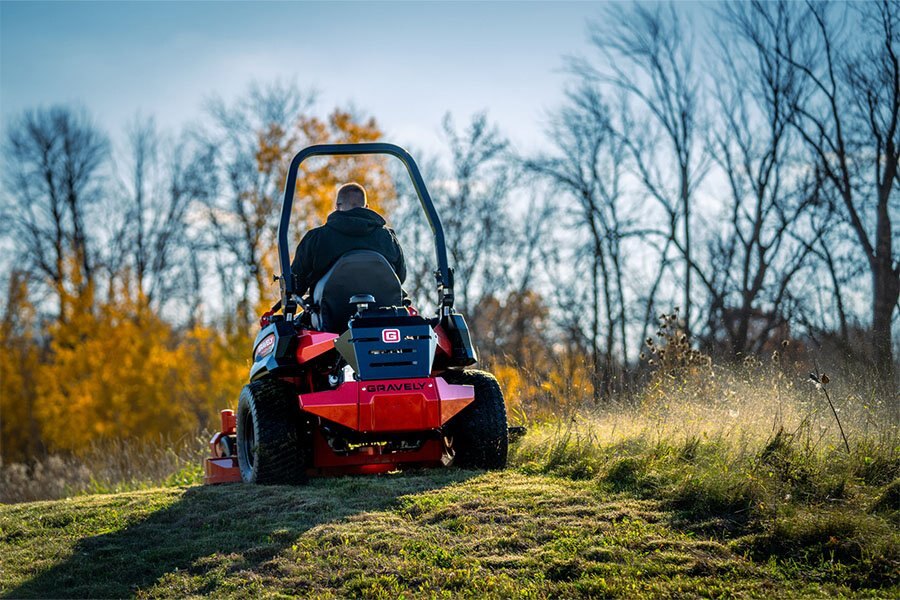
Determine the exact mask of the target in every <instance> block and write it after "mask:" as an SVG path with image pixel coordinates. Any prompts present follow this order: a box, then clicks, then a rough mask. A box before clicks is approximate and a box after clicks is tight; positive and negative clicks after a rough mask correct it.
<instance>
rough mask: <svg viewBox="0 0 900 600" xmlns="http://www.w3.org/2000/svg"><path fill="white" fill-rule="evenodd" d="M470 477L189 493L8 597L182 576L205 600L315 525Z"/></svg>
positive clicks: (137, 587) (108, 593)
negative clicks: (233, 574) (234, 574)
mask: <svg viewBox="0 0 900 600" xmlns="http://www.w3.org/2000/svg"><path fill="white" fill-rule="evenodd" d="M473 475H475V473H472V472H466V471H458V470H455V469H448V470H440V471H429V472H423V473H405V474H396V475H385V476H372V477H352V478H350V477H345V478H340V479H319V480H313V481H312V482H311V483H310V484H309V485H307V486H302V487H286V486H250V485H244V484H231V485H222V486H208V487H196V488H190V489H188V490H187V491H185V493H184V495H183V496H182V497H181V498H180V499H179V500H178V501H177V502H175V503H174V504H172V505H170V506H168V507H166V508H162V509H160V510H158V511H156V512H154V513H152V514H151V515H150V516H148V517H147V518H145V519H143V520H141V521H139V522H137V523H134V524H132V525H129V526H127V527H125V528H124V529H120V530H118V531H114V532H112V533H106V534H103V535H96V536H93V537H87V538H84V539H81V540H80V541H78V542H77V543H76V544H75V546H74V548H73V553H72V555H71V556H70V557H68V558H67V559H65V560H64V561H63V562H61V563H59V564H57V565H55V566H53V567H51V568H50V569H48V570H46V571H44V572H42V573H39V574H38V575H36V576H35V577H33V578H32V579H30V580H28V581H26V582H25V583H23V584H22V585H20V586H19V587H17V588H15V589H12V590H10V591H8V592H7V593H6V594H5V597H11V598H29V597H41V598H48V597H49V598H61V597H66V598H69V597H93V598H97V597H115V598H122V597H128V596H133V595H134V594H135V593H137V592H138V591H145V592H146V591H147V590H148V588H151V587H152V586H153V585H154V584H156V583H157V582H158V581H159V580H160V578H163V577H164V576H165V575H166V574H167V573H172V572H176V571H179V572H184V571H187V572H189V573H190V574H191V575H192V576H197V577H199V578H201V579H203V580H205V581H204V584H203V587H204V590H203V592H202V593H213V592H214V590H215V589H216V587H217V582H218V581H219V580H220V579H221V578H222V577H224V576H225V575H226V574H227V570H228V569H236V570H241V571H256V570H257V569H258V568H260V567H262V566H263V565H264V564H265V563H266V562H267V561H269V560H271V559H272V558H274V557H275V556H276V555H277V554H278V553H279V552H280V551H281V550H283V549H284V548H286V547H289V546H290V545H291V544H292V543H294V541H295V540H296V539H297V538H298V537H299V536H300V535H302V534H303V533H304V532H306V531H308V530H309V529H311V528H313V527H316V526H317V525H321V524H324V523H329V522H333V521H337V520H340V519H343V518H346V517H349V516H351V515H354V514H359V513H365V512H370V511H378V510H384V509H386V508H389V507H390V506H392V505H394V504H395V503H396V501H397V499H398V498H399V497H401V496H405V495H408V494H416V493H419V492H424V491H427V490H433V489H438V488H441V487H444V486H447V485H451V484H454V483H458V482H461V481H464V480H465V479H468V478H470V477H472V476H473ZM223 564H224V565H226V568H225V569H223V568H221V567H222V565H223ZM195 591H196V590H195ZM172 592H174V593H175V594H176V595H177V590H169V593H172Z"/></svg>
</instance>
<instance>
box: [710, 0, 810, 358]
mask: <svg viewBox="0 0 900 600" xmlns="http://www.w3.org/2000/svg"><path fill="white" fill-rule="evenodd" d="M760 8H761V7H760V5H759V4H731V5H725V6H724V8H723V13H724V14H723V15H722V17H723V20H724V21H725V23H727V24H728V25H729V27H728V28H727V29H726V30H725V31H724V32H721V33H720V34H719V36H718V38H719V39H718V45H717V51H716V55H717V56H718V57H719V61H720V64H718V65H714V67H713V68H715V69H716V72H717V73H718V77H717V81H716V84H715V94H714V95H715V99H716V104H717V106H718V108H719V110H718V111H717V113H718V115H719V119H720V121H721V122H720V123H718V124H717V126H716V127H715V129H714V132H713V133H711V137H710V150H709V154H710V155H711V156H713V157H714V161H715V162H716V163H717V164H718V166H719V167H720V169H721V173H722V176H723V177H725V179H726V180H727V182H728V189H729V191H730V196H731V197H730V199H729V200H728V202H727V204H726V206H724V207H723V208H724V215H723V217H724V218H723V219H722V221H723V223H724V227H720V231H719V235H718V236H717V237H715V238H714V239H712V240H711V242H710V244H711V252H710V255H711V258H712V261H713V268H712V269H710V273H709V275H708V277H704V276H702V275H701V278H702V280H703V281H704V283H706V284H707V286H708V292H709V296H710V302H711V310H710V311H709V319H710V327H709V329H710V332H716V331H724V332H725V334H726V336H727V340H728V345H729V346H730V350H731V352H732V353H733V354H734V355H738V354H743V353H745V352H747V351H748V350H749V351H753V350H759V348H760V347H761V345H762V344H763V343H765V341H766V340H767V339H768V336H769V334H770V333H771V332H772V331H773V330H774V329H775V328H776V327H777V326H779V325H780V324H782V323H783V322H784V321H785V317H784V315H783V314H782V308H783V306H782V304H783V302H784V301H785V299H786V294H787V291H788V287H789V286H790V284H791V281H792V279H793V277H794V275H795V274H796V273H797V272H798V271H799V269H800V268H801V267H802V266H803V265H804V262H805V260H806V258H807V256H808V255H809V254H810V252H811V251H812V250H813V245H814V244H815V243H816V237H817V235H818V231H817V230H815V229H811V230H810V228H809V227H807V228H806V229H807V230H806V231H802V228H803V227H804V225H808V223H807V224H805V223H804V222H803V216H804V214H805V213H806V211H807V210H808V209H809V208H810V206H811V205H812V204H813V203H814V202H815V201H816V200H817V199H818V198H819V189H820V188H821V181H820V180H819V179H818V178H817V177H816V175H815V174H814V173H811V171H813V169H809V168H808V167H803V166H801V165H800V164H798V156H797V155H796V153H795V152H792V150H791V148H792V146H793V145H794V144H792V141H793V134H794V132H793V129H792V126H791V123H792V121H793V119H794V118H795V116H796V106H797V104H798V101H799V98H800V97H801V95H802V94H803V88H802V87H801V85H800V84H801V81H799V77H798V74H797V73H796V71H795V70H794V69H792V68H791V66H790V64H789V63H788V61H787V60H786V59H785V58H784V56H785V54H786V53H787V48H789V47H790V46H791V45H792V44H793V40H794V39H796V38H798V37H800V36H802V34H803V24H804V22H803V20H802V19H798V18H797V15H796V14H795V11H793V10H792V9H791V7H790V6H789V5H788V4H787V3H785V2H781V3H778V4H777V5H768V6H767V10H768V12H765V13H763V12H760ZM767 48H774V49H775V52H774V53H772V52H769V51H768V50H767ZM804 169H805V170H806V171H807V173H806V177H805V176H804V174H803V170H804ZM801 232H802V233H804V234H808V235H807V236H805V238H806V239H801V238H802V237H804V236H801ZM713 321H715V324H716V325H718V326H714V325H713Z"/></svg>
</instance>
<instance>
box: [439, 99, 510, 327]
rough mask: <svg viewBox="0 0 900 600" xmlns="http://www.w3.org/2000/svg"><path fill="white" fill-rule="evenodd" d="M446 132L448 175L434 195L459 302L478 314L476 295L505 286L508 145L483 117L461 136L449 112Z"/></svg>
mask: <svg viewBox="0 0 900 600" xmlns="http://www.w3.org/2000/svg"><path fill="white" fill-rule="evenodd" d="M443 130H444V136H445V138H446V140H447V144H448V146H449V150H450V159H451V162H450V173H449V175H450V177H449V178H448V179H447V180H446V181H444V182H443V185H439V186H437V188H436V189H435V192H433V193H434V195H435V197H436V201H437V202H438V204H439V208H440V211H441V219H442V221H443V224H444V229H445V231H446V238H447V253H448V258H449V260H450V263H451V265H452V267H453V269H454V273H455V276H454V279H455V291H456V293H457V297H458V300H459V303H458V304H459V306H460V308H461V310H462V311H463V312H464V313H465V314H469V315H472V316H474V311H475V309H476V308H477V302H476V300H477V296H476V293H477V294H479V295H480V296H488V295H494V294H495V293H496V292H497V291H498V290H500V289H502V288H503V287H504V283H505V282H504V281H503V278H502V274H503V272H504V270H505V269H504V266H503V264H502V263H503V261H505V260H506V258H507V257H505V256H503V253H502V252H501V251H500V249H501V247H503V246H504V244H505V243H506V242H507V241H508V235H509V228H508V221H509V213H508V210H507V208H508V207H507V206H506V201H507V198H508V195H509V192H510V189H511V188H512V185H513V174H512V172H511V170H510V164H509V162H508V161H506V160H505V155H506V151H507V147H508V142H507V141H506V139H505V138H504V137H503V136H502V135H501V134H500V131H499V130H498V129H497V128H496V126H493V125H491V124H490V123H489V121H488V118H487V115H486V114H485V113H479V114H476V115H475V116H474V117H473V118H472V120H471V122H470V123H469V125H468V126H467V127H466V129H465V130H464V131H463V132H459V131H457V130H456V128H455V126H454V123H453V118H452V116H451V115H450V114H449V113H448V114H447V115H446V116H445V117H444V123H443ZM476 290H477V292H476Z"/></svg>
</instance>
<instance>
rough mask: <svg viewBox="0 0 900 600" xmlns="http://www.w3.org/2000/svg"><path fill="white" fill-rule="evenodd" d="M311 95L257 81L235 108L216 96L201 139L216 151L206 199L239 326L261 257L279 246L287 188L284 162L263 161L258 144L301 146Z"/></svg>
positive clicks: (259, 274) (257, 282)
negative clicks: (301, 124)
mask: <svg viewBox="0 0 900 600" xmlns="http://www.w3.org/2000/svg"><path fill="white" fill-rule="evenodd" d="M312 100H313V95H312V94H311V93H306V92H302V91H300V90H299V89H297V88H296V86H293V85H281V84H273V85H270V86H267V87H262V86H259V85H253V86H251V87H250V89H249V91H248V93H247V94H246V95H245V96H243V97H241V98H239V99H238V100H237V101H236V102H234V103H233V104H231V105H228V104H226V103H225V102H223V101H222V100H218V99H217V100H214V101H212V102H211V103H210V105H209V112H210V115H211V117H212V119H213V123H214V124H213V126H212V128H211V129H210V130H208V131H206V132H204V134H203V137H204V142H205V144H206V145H207V146H208V147H210V148H212V149H213V150H214V156H215V162H214V168H215V169H216V170H217V173H218V176H217V182H218V186H219V188H218V189H217V190H216V192H217V193H216V194H214V195H213V196H211V197H210V198H209V199H208V203H207V204H208V219H209V223H210V233H211V240H210V244H211V245H213V246H215V247H216V248H218V249H219V251H220V253H219V255H218V256H216V257H215V260H216V262H217V265H218V266H217V270H218V271H219V273H220V274H221V275H222V277H223V282H222V285H223V289H224V292H225V293H226V294H228V295H232V294H233V295H236V296H237V298H235V300H236V305H237V307H238V315H237V323H238V325H239V326H243V325H246V324H247V323H249V321H250V318H251V315H252V313H253V302H255V301H256V299H258V298H259V296H260V294H261V293H262V291H263V290H264V289H265V285H266V281H265V275H264V272H265V271H264V268H263V257H264V255H265V254H266V252H267V250H268V249H270V248H272V247H274V238H275V230H276V224H277V221H278V215H279V206H280V201H281V194H282V192H283V185H284V169H285V166H284V165H283V164H281V162H280V161H278V160H264V159H266V158H267V157H264V156H261V154H260V153H261V146H263V145H265V146H266V147H267V148H269V149H278V148H280V149H291V148H295V147H297V146H298V143H297V140H296V139H295V137H294V136H296V135H297V134H296V126H297V123H298V121H299V118H300V116H301V115H302V114H303V113H304V111H306V110H307V109H308V108H309V107H310V105H311V103H312ZM286 152H287V150H286ZM222 253H226V255H227V256H225V255H222Z"/></svg>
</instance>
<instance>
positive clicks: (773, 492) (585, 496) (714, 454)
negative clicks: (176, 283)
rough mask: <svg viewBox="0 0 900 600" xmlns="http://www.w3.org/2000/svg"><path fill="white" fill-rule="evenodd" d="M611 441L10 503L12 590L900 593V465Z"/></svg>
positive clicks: (4, 520)
mask: <svg viewBox="0 0 900 600" xmlns="http://www.w3.org/2000/svg"><path fill="white" fill-rule="evenodd" d="M603 427H610V424H609V423H603V422H602V421H592V420H591V418H588V417H578V418H576V420H575V422H572V421H569V423H567V424H566V425H563V424H561V423H548V424H545V425H543V426H533V427H532V430H531V431H530V432H529V434H528V435H526V436H525V438H524V439H523V440H521V441H520V442H519V443H518V444H517V445H516V446H515V448H514V451H513V456H512V460H513V461H514V464H515V465H516V466H515V468H512V469H510V470H507V471H502V472H494V473H481V472H471V471H462V470H456V469H448V470H436V471H427V472H413V473H396V474H389V475H385V476H376V477H356V478H339V479H320V480H315V481H313V482H312V483H311V484H310V485H308V486H306V487H297V488H291V487H256V486H246V485H242V484H234V485H226V486H216V487H202V486H180V487H170V488H159V489H149V490H140V491H133V492H126V493H116V494H106V495H88V496H78V497H73V498H68V499H65V500H58V501H48V502H32V503H22V504H15V505H5V506H0V593H2V594H3V595H5V596H8V597H59V596H71V597H79V596H82V597H83V596H88V597H125V596H138V597H148V596H153V597H157V596H164V597H184V596H194V595H215V596H232V597H234V596H243V597H249V596H283V595H288V596H318V597H368V598H395V597H432V596H434V597H442V596H450V597H455V596H461V597H504V598H506V597H538V598H548V597H575V596H589V597H626V598H636V597H698V596H700V597H713V596H716V597H718V596H725V597H764V596H767V597H769V596H775V597H822V596H845V597H897V596H898V595H900V577H898V573H900V535H898V525H900V512H898V510H900V506H898V504H897V503H896V502H895V500H896V498H897V495H898V489H900V482H898V481H897V480H896V478H897V475H898V473H897V469H898V465H900V462H898V460H897V456H896V455H892V456H887V457H884V456H881V458H880V463H879V464H880V467H879V468H873V467H871V464H872V462H873V461H872V460H869V461H866V460H861V459H860V460H856V459H855V458H853V459H850V458H847V459H845V460H843V461H836V460H834V458H835V456H830V455H828V454H827V453H826V454H824V455H821V462H816V461H815V460H814V459H813V458H812V457H809V456H805V455H802V454H798V452H799V450H798V448H797V447H796V446H797V444H798V442H797V441H796V439H788V438H787V437H785V434H776V435H775V436H774V437H772V439H770V440H769V443H767V444H764V445H762V446H760V447H758V448H756V452H755V454H752V453H750V450H749V448H750V446H747V447H744V448H743V449H742V451H738V449H736V447H735V446H734V445H732V444H729V443H727V442H725V441H723V440H721V439H715V438H710V437H709V436H707V437H706V438H703V437H702V436H701V437H700V438H687V439H684V440H682V441H680V442H677V441H674V440H671V439H670V440H667V441H660V440H654V439H653V438H652V436H650V435H649V434H648V432H647V431H644V432H643V435H642V434H640V432H634V431H632V432H628V433H626V432H624V431H623V432H622V433H620V434H619V436H618V437H614V438H612V439H609V440H607V441H602V442H601V441H600V440H599V439H598V438H597V437H595V436H596V433H597V432H598V431H602V430H603ZM618 427H619V428H620V431H621V424H619V425H618ZM868 454H872V449H871V448H869V449H868ZM866 469H868V470H866ZM851 475H852V476H851ZM867 477H868V480H867V479H866V478H867ZM892 477H893V478H894V479H893V480H892V479H891V478H892Z"/></svg>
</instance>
